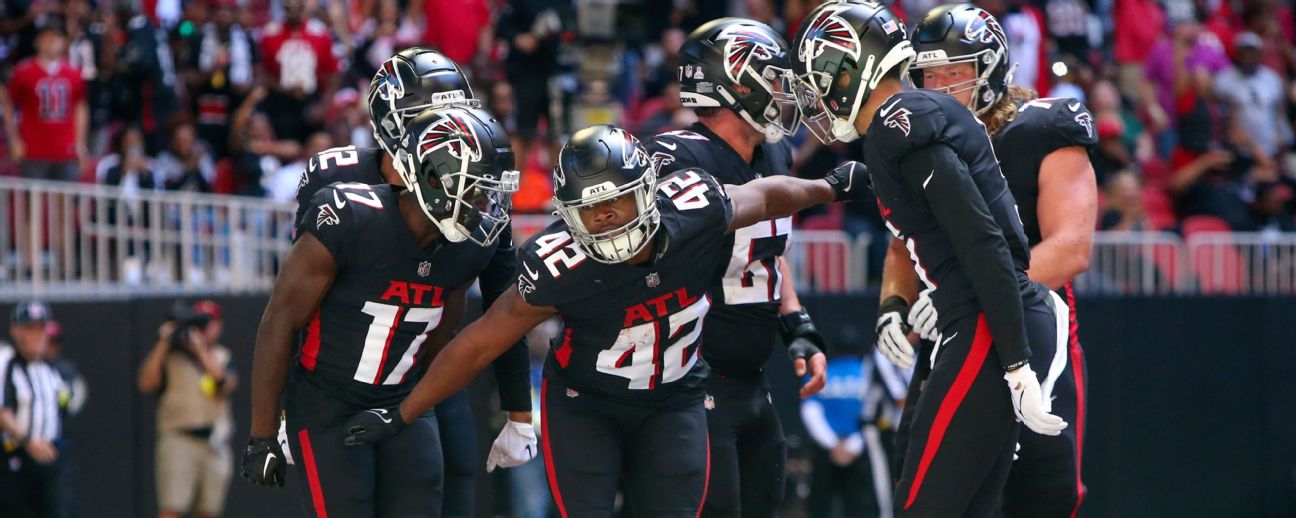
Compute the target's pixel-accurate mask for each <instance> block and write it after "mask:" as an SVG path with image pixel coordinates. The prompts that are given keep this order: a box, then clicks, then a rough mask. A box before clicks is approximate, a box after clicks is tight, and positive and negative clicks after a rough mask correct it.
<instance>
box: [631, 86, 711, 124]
mask: <svg viewBox="0 0 1296 518" xmlns="http://www.w3.org/2000/svg"><path fill="white" fill-rule="evenodd" d="M659 99H660V100H659V101H658V102H657V103H655V105H654V106H655V109H654V110H653V111H652V112H650V113H643V114H641V115H642V116H644V117H645V119H644V120H643V122H640V123H639V133H641V134H643V135H656V134H658V133H661V132H663V131H671V130H679V129H684V128H687V127H689V125H691V124H693V123H694V122H697V114H696V113H694V112H693V110H686V109H684V105H683V104H680V99H679V83H678V82H675V83H671V84H668V85H666V89H665V90H664V91H663V92H662V95H661V97H660V98H659ZM645 105H647V103H646V102H645Z"/></svg>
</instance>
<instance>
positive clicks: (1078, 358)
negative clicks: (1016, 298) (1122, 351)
mask: <svg viewBox="0 0 1296 518" xmlns="http://www.w3.org/2000/svg"><path fill="white" fill-rule="evenodd" d="M1066 294H1067V306H1068V307H1069V308H1070V312H1071V315H1070V316H1071V326H1070V336H1069V340H1067V349H1068V351H1067V352H1068V353H1069V354H1070V355H1071V358H1070V360H1071V374H1072V377H1073V378H1075V391H1076V417H1075V421H1076V422H1075V448H1076V462H1075V467H1076V503H1075V508H1073V509H1071V518H1075V516H1076V513H1078V512H1080V504H1081V503H1082V502H1084V497H1085V486H1084V481H1083V480H1081V478H1080V474H1081V473H1080V472H1081V470H1080V466H1081V459H1083V458H1084V431H1085V430H1084V427H1085V381H1084V353H1082V352H1081V351H1080V322H1079V321H1078V320H1076V309H1075V291H1073V290H1072V288H1071V283H1069V282H1068V283H1067V284H1066Z"/></svg>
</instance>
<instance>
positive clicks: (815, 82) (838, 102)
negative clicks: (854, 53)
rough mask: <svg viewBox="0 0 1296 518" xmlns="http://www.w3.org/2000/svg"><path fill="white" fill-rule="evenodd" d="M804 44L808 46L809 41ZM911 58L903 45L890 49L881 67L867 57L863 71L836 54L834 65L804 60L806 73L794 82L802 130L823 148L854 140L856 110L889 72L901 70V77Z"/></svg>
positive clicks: (819, 59)
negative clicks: (817, 140) (804, 127)
mask: <svg viewBox="0 0 1296 518" xmlns="http://www.w3.org/2000/svg"><path fill="white" fill-rule="evenodd" d="M806 43H807V45H806V46H811V45H813V40H809V41H807V42H806ZM823 51H824V47H823V46H819V47H818V49H817V52H818V53H819V54H822V53H823ZM913 55H914V52H913V47H912V45H910V43H909V42H908V41H903V42H901V43H899V44H897V45H896V46H895V47H892V48H891V49H890V51H888V52H887V54H886V55H885V56H883V57H882V60H881V63H878V62H877V56H876V55H872V54H870V55H869V56H868V57H867V60H866V61H865V62H864V67H863V68H860V67H859V63H858V62H856V61H855V60H853V59H850V56H849V55H847V54H845V53H840V54H839V56H840V58H841V59H840V60H839V61H836V62H834V61H831V60H828V59H825V58H822V57H817V56H812V57H810V59H807V60H806V61H805V64H806V65H807V66H806V68H808V69H809V70H806V71H805V72H804V73H802V74H801V75H800V76H798V77H797V78H796V79H797V82H796V87H795V88H796V100H797V104H798V106H799V107H800V109H801V121H802V122H803V123H805V126H806V129H808V130H810V133H811V134H812V135H814V136H815V137H816V138H818V139H819V141H820V142H823V143H825V144H831V143H833V142H836V141H841V142H852V141H854V140H856V139H858V138H859V137H860V133H859V130H857V129H856V128H855V120H856V119H858V118H859V112H860V108H861V107H863V106H864V103H865V101H867V100H868V97H869V95H870V94H872V93H873V90H874V89H876V88H877V86H878V84H880V83H881V82H882V79H883V78H885V77H887V75H888V74H887V73H888V72H889V71H890V70H891V69H893V68H895V67H897V66H898V67H901V69H900V75H901V76H903V75H905V74H906V73H907V72H908V68H909V63H910V62H911V61H912V58H913Z"/></svg>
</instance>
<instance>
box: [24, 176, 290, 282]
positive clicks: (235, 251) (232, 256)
mask: <svg viewBox="0 0 1296 518" xmlns="http://www.w3.org/2000/svg"><path fill="white" fill-rule="evenodd" d="M293 212H294V207H292V206H291V205H284V204H281V203H275V202H272V201H269V200H263V199H258V198H244V197H235V196H219V195H209V194H197V193H186V192H154V191H141V190H136V189H123V188H121V187H111V186H103V185H84V184H71V183H64V182H50V181H39V180H26V179H15V178H0V217H2V218H3V219H2V221H3V224H0V299H10V300H12V299H17V298H30V297H39V298H47V299H85V298H103V297H114V296H128V295H137V294H170V293H179V294H199V293H246V292H264V291H268V290H269V289H270V287H271V286H273V283H274V276H275V272H276V270H277V268H278V264H279V262H280V260H281V259H282V257H283V256H284V254H285V253H286V252H287V250H288V247H289V246H290V244H291V243H290V240H289V236H290V235H291V231H292V219H293Z"/></svg>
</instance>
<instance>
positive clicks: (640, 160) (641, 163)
mask: <svg viewBox="0 0 1296 518" xmlns="http://www.w3.org/2000/svg"><path fill="white" fill-rule="evenodd" d="M613 130H614V131H616V132H619V133H620V134H621V136H622V137H621V138H623V139H625V140H627V141H630V142H633V143H634V144H635V145H633V146H625V147H622V148H621V161H622V162H623V163H624V164H625V165H622V166H621V168H622V169H637V168H640V167H650V166H652V165H653V163H652V159H650V158H649V157H648V151H647V150H646V149H644V147H643V145H641V144H639V139H637V138H635V136H634V135H631V134H630V132H628V131H626V130H623V129H621V128H614V129H613Z"/></svg>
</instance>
